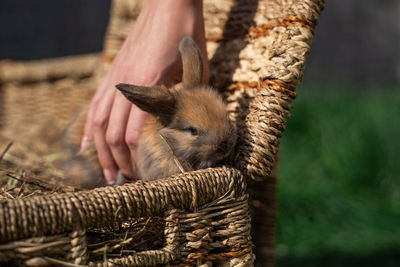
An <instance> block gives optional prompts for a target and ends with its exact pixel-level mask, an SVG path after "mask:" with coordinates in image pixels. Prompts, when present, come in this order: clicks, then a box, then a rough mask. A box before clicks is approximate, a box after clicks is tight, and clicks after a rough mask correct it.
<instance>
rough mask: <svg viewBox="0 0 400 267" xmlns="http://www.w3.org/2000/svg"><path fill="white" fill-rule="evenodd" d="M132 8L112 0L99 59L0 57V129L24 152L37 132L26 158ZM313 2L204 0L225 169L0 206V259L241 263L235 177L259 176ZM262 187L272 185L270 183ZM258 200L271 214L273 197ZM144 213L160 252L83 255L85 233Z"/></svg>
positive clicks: (310, 24) (54, 136)
mask: <svg viewBox="0 0 400 267" xmlns="http://www.w3.org/2000/svg"><path fill="white" fill-rule="evenodd" d="M141 5H142V2H141V1H135V0H114V1H113V5H112V10H111V17H110V22H109V27H108V30H107V36H106V39H105V41H104V51H103V52H102V53H101V54H99V55H88V56H80V57H71V58H66V59H63V60H61V61H60V60H56V61H55V60H49V61H41V62H34V63H29V64H26V63H19V62H2V63H0V86H1V87H0V94H1V97H0V102H1V103H0V104H1V105H2V110H1V113H0V133H1V134H2V135H4V136H8V137H12V138H13V139H14V140H17V141H20V142H25V143H26V145H27V146H30V147H32V148H34V149H35V148H36V144H35V141H34V140H37V139H36V138H35V136H36V137H38V136H40V137H41V138H43V136H46V139H47V141H48V142H47V143H48V144H47V146H44V147H40V149H38V148H36V150H37V153H38V154H46V153H48V152H49V151H53V150H55V148H56V147H57V145H58V144H59V140H60V136H61V134H62V131H63V129H65V127H66V126H67V125H68V124H69V123H70V122H71V120H72V119H73V117H74V114H75V113H76V111H77V110H79V109H80V108H81V107H82V106H84V105H85V104H87V103H88V100H89V99H90V97H91V95H92V94H93V92H94V90H95V89H96V86H97V85H98V83H99V81H100V79H101V77H102V76H103V75H104V73H105V71H106V69H107V68H108V66H109V64H110V62H111V61H112V60H113V58H114V57H115V55H116V53H117V52H118V50H119V48H120V46H121V45H122V43H123V41H124V40H125V38H126V36H127V34H128V32H129V30H130V28H131V27H132V23H133V22H134V20H135V19H136V17H137V15H138V13H139V11H140V7H141ZM322 8H323V1H322V0H303V1H296V0H260V1H256V0H241V1H239V0H237V1H233V0H231V1H229V0H221V1H211V0H205V1H204V13H205V25H206V38H207V49H208V56H209V59H210V63H211V64H210V67H211V69H210V71H211V72H210V74H211V84H212V85H213V86H214V87H216V88H217V89H218V90H220V91H221V92H223V93H224V95H225V97H226V100H227V102H228V111H229V113H230V116H231V119H232V120H234V121H235V122H236V125H237V129H238V136H239V140H238V145H237V147H236V148H235V153H233V156H232V158H231V159H230V162H231V163H232V166H231V167H217V168H212V169H207V170H199V171H194V172H190V173H184V174H179V175H175V176H172V177H170V178H168V179H163V180H158V181H154V182H146V183H145V182H137V183H134V184H127V185H123V186H115V187H107V188H98V189H95V190H91V191H83V192H76V193H65V194H53V195H49V196H45V197H33V198H28V199H23V200H14V201H6V202H1V203H0V262H2V261H7V260H16V259H19V260H22V261H24V262H25V263H27V264H36V265H40V264H48V263H52V264H57V258H58V257H59V256H60V255H63V258H64V259H65V260H68V261H70V262H73V263H75V264H89V265H90V266H114V265H130V266H143V265H156V264H175V265H179V264H182V265H196V264H197V265H201V264H205V265H204V266H210V263H211V262H218V263H226V264H228V266H247V265H251V264H252V262H253V261H254V255H253V253H252V244H251V239H250V216H249V206H248V196H247V192H246V184H247V182H246V180H247V178H250V179H253V180H263V179H266V178H268V177H269V175H270V173H271V170H272V168H273V165H274V160H275V158H276V155H277V152H278V147H279V138H280V137H281V135H282V133H283V131H284V129H285V123H286V119H287V118H288V117H289V115H290V114H289V110H290V108H291V104H290V103H291V101H292V100H293V99H294V98H295V96H296V93H295V88H296V86H297V85H298V84H299V82H300V81H301V79H302V75H303V71H304V67H305V60H306V57H307V55H308V53H309V50H310V46H311V42H312V37H313V33H314V27H315V25H316V23H317V22H318V16H319V14H320V12H321V10H322ZM71 66H73V67H71ZM60 100H61V101H60ZM49 125H51V127H49ZM27 129H29V131H28V130H27ZM27 136H30V137H29V138H27ZM32 140H33V141H32ZM269 186H270V187H271V188H272V189H271V191H273V192H274V186H275V181H272V182H271V183H270V185H269ZM271 201H272V200H271ZM268 205H271V208H272V209H274V207H273V203H268ZM271 214H275V213H274V212H272V213H271ZM147 216H160V217H163V218H164V221H165V229H164V235H165V240H166V241H165V244H164V247H163V248H161V249H157V250H149V251H142V252H140V251H139V252H136V253H132V255H128V256H121V257H113V258H108V261H107V262H104V261H96V260H95V261H93V260H91V259H90V257H89V254H88V249H87V243H88V240H87V237H86V230H87V229H91V228H94V227H106V226H107V227H113V226H115V225H116V224H120V223H122V222H124V221H127V220H129V219H130V218H141V217H147ZM270 220H271V221H268V222H266V224H268V225H271V232H272V233H273V231H274V220H275V218H270ZM269 238H273V236H272V237H269ZM271 245H273V242H271ZM270 249H271V250H272V248H270Z"/></svg>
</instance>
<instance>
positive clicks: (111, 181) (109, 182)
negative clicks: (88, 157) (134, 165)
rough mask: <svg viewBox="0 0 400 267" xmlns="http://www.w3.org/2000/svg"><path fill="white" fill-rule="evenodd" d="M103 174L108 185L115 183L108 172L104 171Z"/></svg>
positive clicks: (112, 176)
mask: <svg viewBox="0 0 400 267" xmlns="http://www.w3.org/2000/svg"><path fill="white" fill-rule="evenodd" d="M103 174H104V177H105V178H106V181H107V183H108V184H113V183H114V182H115V177H114V175H113V174H112V172H111V171H110V170H108V169H104V170H103Z"/></svg>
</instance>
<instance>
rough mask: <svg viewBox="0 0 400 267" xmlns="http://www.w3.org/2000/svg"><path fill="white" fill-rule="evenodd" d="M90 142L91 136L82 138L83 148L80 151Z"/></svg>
mask: <svg viewBox="0 0 400 267" xmlns="http://www.w3.org/2000/svg"><path fill="white" fill-rule="evenodd" d="M90 142H91V140H90V139H89V137H87V136H84V137H83V138H82V141H81V150H80V152H82V151H84V150H85V149H86V148H87V147H88V145H89V143H90Z"/></svg>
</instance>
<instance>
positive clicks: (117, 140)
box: [106, 131, 124, 147]
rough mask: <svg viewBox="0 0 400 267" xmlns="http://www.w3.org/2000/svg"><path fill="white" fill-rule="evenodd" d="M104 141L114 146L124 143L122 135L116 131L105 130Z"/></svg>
mask: <svg viewBox="0 0 400 267" xmlns="http://www.w3.org/2000/svg"><path fill="white" fill-rule="evenodd" d="M106 143H107V144H108V145H110V146H114V147H118V146H122V145H123V144H124V135H123V134H121V133H119V132H117V131H107V133H106Z"/></svg>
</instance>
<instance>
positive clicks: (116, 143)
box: [81, 0, 208, 182]
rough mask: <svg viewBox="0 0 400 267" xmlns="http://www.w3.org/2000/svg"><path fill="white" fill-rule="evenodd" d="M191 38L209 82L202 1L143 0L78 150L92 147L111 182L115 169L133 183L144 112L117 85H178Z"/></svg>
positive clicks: (98, 95) (95, 101)
mask: <svg viewBox="0 0 400 267" xmlns="http://www.w3.org/2000/svg"><path fill="white" fill-rule="evenodd" d="M185 36H189V37H191V38H192V39H193V40H194V41H195V42H196V43H197V44H198V45H199V47H200V50H201V53H202V55H203V62H204V66H205V67H204V73H203V80H204V81H207V80H208V62H207V60H206V59H207V56H206V46H205V37H204V21H203V15H202V1H199V0H147V1H144V5H143V9H142V11H141V13H140V15H139V17H138V19H137V21H136V23H135V25H134V26H133V28H132V30H131V32H130V33H129V35H128V37H127V39H126V41H125V42H124V44H123V46H122V48H121V50H120V52H119V53H118V55H117V56H116V58H115V59H114V61H113V63H112V65H111V67H110V69H109V71H108V73H107V74H106V76H105V77H104V79H103V81H102V82H101V84H100V86H99V87H98V89H97V91H96V94H95V95H94V97H93V99H92V101H91V104H90V107H89V111H88V115H87V120H86V123H85V130H84V136H83V138H82V143H81V149H82V150H84V149H85V148H86V147H87V146H88V145H89V144H90V143H92V142H94V143H95V146H96V149H97V151H98V157H99V161H100V164H101V167H102V168H103V173H104V176H105V178H106V180H107V181H108V182H112V181H115V179H116V177H117V172H118V170H121V172H122V173H123V174H125V176H127V177H130V178H136V177H137V175H136V174H135V173H134V170H133V168H132V165H133V164H132V162H137V144H138V140H139V136H140V133H141V129H142V126H143V123H144V122H145V120H146V117H147V113H145V112H143V111H141V110H140V109H139V108H137V107H136V106H135V105H133V104H132V103H130V102H129V101H128V100H127V99H126V98H125V97H124V96H123V95H122V94H121V92H119V91H118V90H116V89H115V85H116V84H118V83H129V84H135V85H143V86H153V85H157V84H165V85H167V86H169V85H172V84H174V83H177V82H179V81H180V78H181V72H182V71H181V68H182V67H181V61H180V56H179V52H178V44H179V41H180V40H181V39H182V38H183V37H185Z"/></svg>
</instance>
